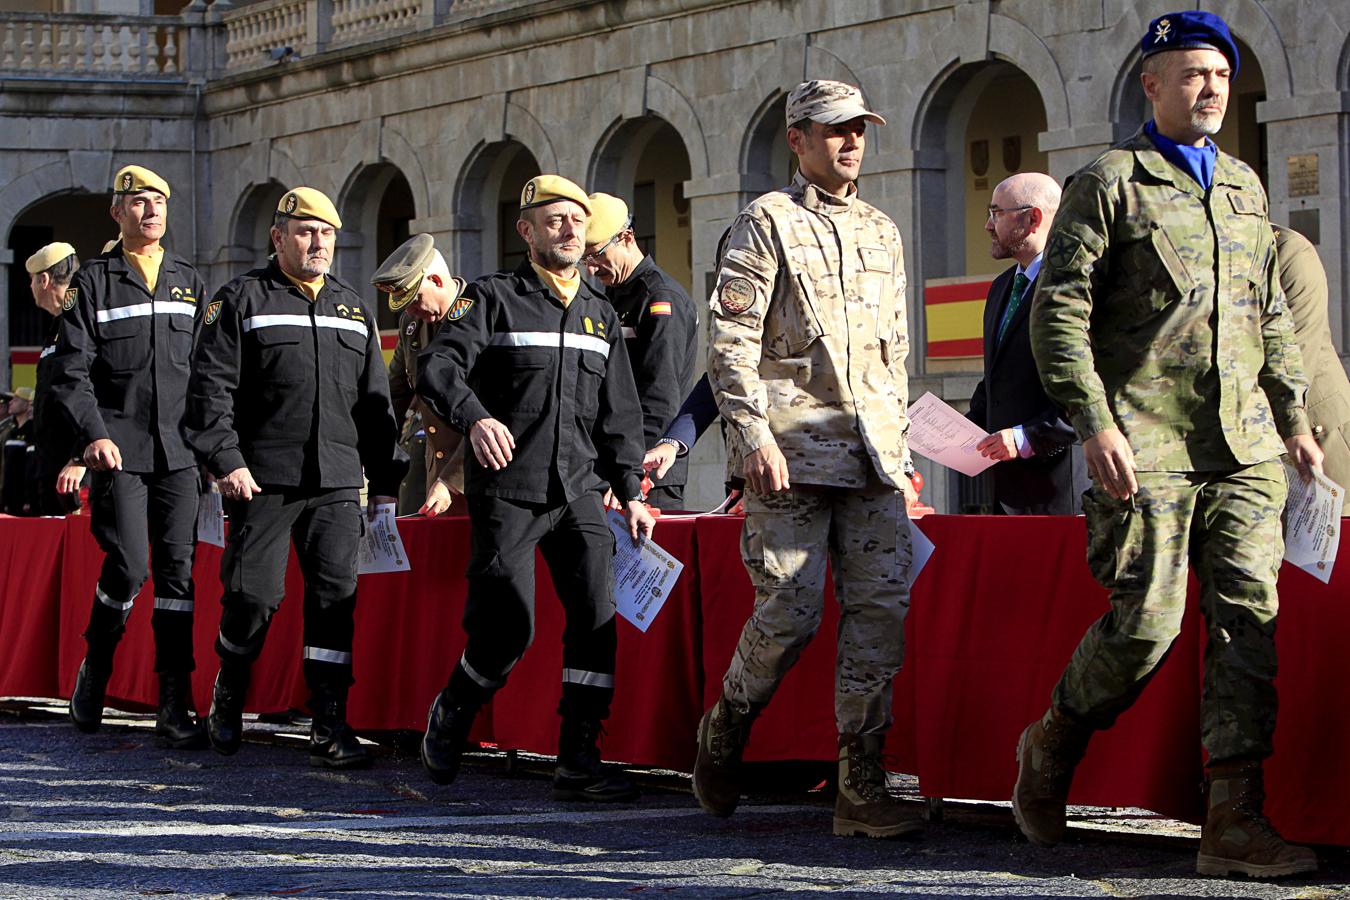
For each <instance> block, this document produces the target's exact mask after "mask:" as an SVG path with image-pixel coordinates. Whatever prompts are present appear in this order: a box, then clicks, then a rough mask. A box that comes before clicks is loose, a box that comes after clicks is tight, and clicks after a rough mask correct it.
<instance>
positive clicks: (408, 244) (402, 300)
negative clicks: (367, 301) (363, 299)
mask: <svg viewBox="0 0 1350 900" xmlns="http://www.w3.org/2000/svg"><path fill="white" fill-rule="evenodd" d="M435 258H436V241H435V240H434V239H433V238H432V237H431V235H429V234H414V235H413V236H412V237H410V238H408V239H407V240H406V241H404V242H403V243H402V244H401V245H399V248H398V249H397V250H395V251H394V252H393V253H391V254H389V258H388V259H386V260H385V261H384V262H383V263H382V264H381V265H380V267H379V268H378V269H376V270H375V274H374V275H372V276H370V283H371V284H373V285H375V287H376V288H378V289H379V290H380V291H382V292H384V293H386V294H388V295H389V308H390V309H392V310H393V311H394V312H398V311H399V310H400V309H402V308H403V307H405V306H407V305H408V304H409V303H411V302H412V299H413V298H414V297H416V296H417V292H418V291H419V290H421V288H422V279H423V278H424V277H425V276H426V274H427V269H429V268H431V262H432V260H434V259H435Z"/></svg>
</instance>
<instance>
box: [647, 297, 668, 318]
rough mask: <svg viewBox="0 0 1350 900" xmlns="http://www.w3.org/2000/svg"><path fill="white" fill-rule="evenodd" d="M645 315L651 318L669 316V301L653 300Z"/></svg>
mask: <svg viewBox="0 0 1350 900" xmlns="http://www.w3.org/2000/svg"><path fill="white" fill-rule="evenodd" d="M647 313H648V314H649V315H653V316H668V315H670V314H671V305H670V301H669V300H653V301H652V302H651V303H649V304H648V305H647Z"/></svg>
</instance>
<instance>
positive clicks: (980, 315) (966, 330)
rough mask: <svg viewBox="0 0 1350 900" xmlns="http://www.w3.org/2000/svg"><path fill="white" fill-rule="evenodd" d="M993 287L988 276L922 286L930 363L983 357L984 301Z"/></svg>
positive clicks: (934, 281) (929, 282)
mask: <svg viewBox="0 0 1350 900" xmlns="http://www.w3.org/2000/svg"><path fill="white" fill-rule="evenodd" d="M993 283H994V280H993V279H992V278H990V277H989V276H988V275H967V276H963V277H960V278H930V279H929V280H927V281H925V282H924V288H923V306H924V314H925V317H926V321H927V325H928V358H929V359H962V358H968V357H978V356H984V301H985V298H986V297H988V296H989V286H990V285H992V284H993Z"/></svg>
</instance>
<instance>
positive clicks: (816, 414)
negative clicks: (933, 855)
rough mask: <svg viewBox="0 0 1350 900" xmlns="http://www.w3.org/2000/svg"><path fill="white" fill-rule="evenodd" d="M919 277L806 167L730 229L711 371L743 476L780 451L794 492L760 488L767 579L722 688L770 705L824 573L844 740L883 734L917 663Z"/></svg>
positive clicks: (891, 233) (752, 498)
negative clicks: (907, 488) (907, 670)
mask: <svg viewBox="0 0 1350 900" xmlns="http://www.w3.org/2000/svg"><path fill="white" fill-rule="evenodd" d="M904 294H905V270H904V261H903V258H902V255H901V244H900V234H899V231H898V230H897V229H896V227H895V224H894V223H893V222H892V221H891V220H890V219H889V218H887V217H886V216H885V215H884V214H883V213H881V212H880V211H878V210H876V209H875V208H873V207H871V206H869V205H868V204H866V203H864V202H863V201H861V200H859V199H857V197H856V195H854V196H850V197H849V198H847V199H839V198H836V197H832V196H830V195H828V194H825V193H824V192H822V191H819V190H817V189H816V188H815V187H814V186H812V185H810V184H809V183H808V182H807V181H806V180H805V179H804V178H803V177H802V176H801V175H800V174H799V175H798V176H797V177H796V178H795V179H794V180H793V182H792V184H791V185H789V186H788V187H787V188H785V189H783V190H781V191H775V192H773V193H770V194H766V195H764V196H763V197H760V198H759V199H758V200H756V201H755V202H753V203H752V204H750V206H749V207H747V208H746V209H745V210H744V211H743V212H742V213H741V214H740V216H739V217H738V218H737V220H736V222H735V224H733V226H732V228H731V231H730V234H729V235H728V238H727V242H726V249H725V252H724V253H723V256H722V266H721V269H720V271H719V272H718V275H717V288H716V290H715V291H714V293H713V296H712V299H711V301H710V304H709V305H710V307H711V309H712V313H713V319H712V334H711V349H710V352H709V359H708V374H709V378H710V381H711V383H712V387H713V392H714V394H715V396H716V397H717V402H718V407H719V409H720V410H721V413H722V415H723V416H724V417H725V419H726V420H727V422H728V423H729V434H730V439H729V440H730V444H731V447H730V452H731V456H732V457H733V460H734V462H735V468H736V470H739V469H740V467H741V466H740V462H741V460H743V459H744V457H745V456H747V455H748V454H750V453H751V452H752V451H754V450H755V449H757V448H759V447H763V446H766V445H769V444H774V443H776V444H777V445H778V447H779V449H780V450H781V451H782V453H783V455H784V457H786V459H787V465H788V472H789V478H790V481H791V484H792V489H791V490H790V491H786V492H781V493H774V494H756V493H754V492H752V491H749V492H747V496H746V522H745V530H744V534H743V536H742V544H741V549H742V554H743V556H744V558H745V563H746V568H747V569H748V570H749V573H750V578H751V581H752V582H753V583H754V585H755V611H754V614H753V615H752V616H751V618H750V620H749V621H748V622H747V623H746V626H745V630H744V632H743V633H742V635H741V640H740V643H739V645H738V646H737V648H736V653H735V656H734V658H733V660H732V663H731V667H730V668H729V669H728V671H727V674H726V678H725V681H724V683H723V689H724V691H725V693H726V696H727V698H728V699H729V700H730V701H731V702H732V703H733V704H734V705H735V706H737V707H738V708H741V709H744V708H746V707H748V706H749V705H751V704H763V703H766V702H768V700H769V698H770V697H771V696H772V694H773V691H774V689H775V688H776V687H777V685H778V682H779V680H780V679H781V678H782V676H783V675H784V674H785V673H786V672H787V670H788V669H789V668H791V666H792V664H793V662H795V661H796V659H797V656H798V655H799V654H800V652H801V649H802V647H803V646H804V645H805V644H806V642H807V641H809V640H810V639H811V637H812V635H813V634H815V631H816V628H817V627H818V626H819V624H820V617H821V612H822V606H823V597H822V590H823V588H824V583H825V567H826V563H827V561H829V560H833V563H834V572H835V582H836V593H837V596H838V599H839V602H840V608H841V613H840V617H841V622H840V629H839V654H838V688H837V695H836V717H837V719H838V724H839V730H840V731H841V732H848V733H863V734H873V733H882V732H884V731H885V730H886V729H887V728H888V727H889V725H890V722H891V682H892V680H893V679H894V677H895V674H896V672H897V671H898V670H899V668H900V663H901V659H902V657H903V653H904V630H903V623H904V616H905V612H906V610H907V609H908V607H909V586H908V567H909V562H910V559H911V550H910V539H909V525H908V521H907V520H906V517H905V504H904V497H903V495H902V494H900V493H898V491H899V490H900V485H901V483H902V482H901V479H902V478H904V477H905V476H904V474H903V472H902V466H903V464H904V462H905V460H906V458H907V453H908V451H907V450H906V446H905V435H906V432H907V430H908V427H909V423H908V419H907V418H906V416H905V409H906V406H907V402H906V401H907V396H908V390H907V385H906V380H905V356H906V354H907V352H908V349H909V340H908V335H907V331H906V324H905V323H906V319H905V296H904Z"/></svg>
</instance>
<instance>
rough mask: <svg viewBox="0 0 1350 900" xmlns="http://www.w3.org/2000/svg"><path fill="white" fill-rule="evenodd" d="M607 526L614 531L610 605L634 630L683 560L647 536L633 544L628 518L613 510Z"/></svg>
mask: <svg viewBox="0 0 1350 900" xmlns="http://www.w3.org/2000/svg"><path fill="white" fill-rule="evenodd" d="M609 530H610V531H612V532H614V605H615V606H616V607H617V608H618V611H619V615H621V616H623V617H624V618H625V619H627V620H628V621H629V622H632V623H633V624H634V625H636V626H637V629H638V631H646V630H647V628H648V627H649V626H650V625H651V624H652V619H655V618H656V614H657V613H659V612H660V611H661V607H662V606H664V605H665V602H666V597H668V596H670V590H671V588H673V587H675V582H676V581H678V580H679V579H680V573H681V572H683V571H684V563H682V562H680V561H679V560H678V559H676V558H675V557H673V556H671V555H670V554H669V553H667V552H666V551H664V550H662V549H661V548H660V547H658V546H657V545H656V544H655V543H654V542H653V541H651V540H643V542H642V543H641V544H639V545H637V546H633V539H632V537H630V536H629V534H628V522H627V521H626V520H625V519H624V517H623V516H622V515H620V514H619V513H617V512H614V511H613V510H610V513H609Z"/></svg>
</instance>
